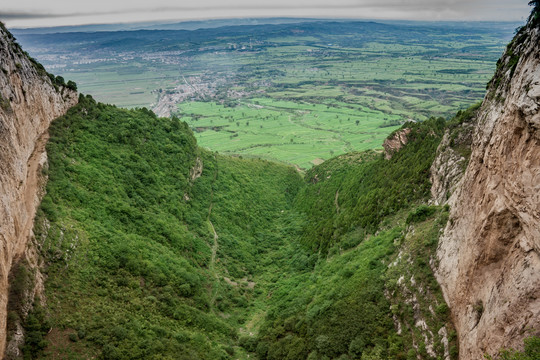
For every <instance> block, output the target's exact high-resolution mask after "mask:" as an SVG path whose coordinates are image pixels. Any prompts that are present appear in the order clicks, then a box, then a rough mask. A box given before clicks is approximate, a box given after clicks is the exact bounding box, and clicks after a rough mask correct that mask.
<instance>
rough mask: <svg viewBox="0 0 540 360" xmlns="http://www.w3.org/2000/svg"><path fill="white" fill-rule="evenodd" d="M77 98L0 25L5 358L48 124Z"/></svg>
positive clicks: (0, 271)
mask: <svg viewBox="0 0 540 360" xmlns="http://www.w3.org/2000/svg"><path fill="white" fill-rule="evenodd" d="M76 103H77V93H76V91H73V90H70V89H68V88H67V87H65V86H62V85H58V84H56V85H55V84H54V83H53V80H51V78H50V77H49V76H48V74H47V73H46V72H45V70H44V69H43V68H42V67H41V65H39V64H37V63H36V62H35V61H33V60H31V59H30V58H29V57H28V55H27V54H25V53H24V52H23V51H22V50H21V48H20V46H19V45H18V44H17V43H16V42H15V39H14V38H13V37H12V35H11V34H10V33H9V32H8V31H7V30H6V29H5V28H4V27H3V26H0V358H3V353H4V348H5V342H6V315H7V314H6V308H7V302H8V293H9V289H8V275H9V272H10V270H11V268H12V265H13V264H14V263H15V262H17V261H18V259H21V258H22V257H23V256H24V255H25V251H26V249H27V247H26V245H27V243H28V239H29V238H30V237H31V236H32V226H33V219H34V215H35V212H36V207H37V206H38V204H39V200H40V197H39V189H40V186H39V173H38V172H39V169H40V168H41V166H42V165H43V164H44V163H45V162H46V152H45V143H46V140H47V129H48V128H49V124H50V123H51V121H52V120H53V119H55V118H56V117H58V116H60V115H63V114H64V113H65V112H66V111H67V109H69V108H70V107H71V106H73V105H75V104H76ZM29 260H30V261H29V262H30V263H32V262H33V261H32V259H29Z"/></svg>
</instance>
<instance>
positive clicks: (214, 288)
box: [206, 162, 219, 304]
mask: <svg viewBox="0 0 540 360" xmlns="http://www.w3.org/2000/svg"><path fill="white" fill-rule="evenodd" d="M217 174H218V168H217V162H216V171H215V173H214V179H213V180H212V185H211V187H210V189H211V193H210V206H208V217H207V218H206V220H207V221H208V224H209V225H210V228H211V229H212V233H213V240H214V241H213V243H212V246H211V250H212V256H211V257H210V265H209V267H208V268H209V269H210V272H211V273H212V274H213V276H214V278H215V282H214V286H212V297H211V300H210V303H212V304H214V303H215V301H216V296H217V293H218V288H219V276H218V273H217V271H216V257H217V251H218V249H219V242H218V239H219V236H218V234H217V232H216V228H215V227H214V224H213V223H212V220H211V219H210V218H211V216H212V207H213V206H214V203H213V200H214V183H215V182H216V178H217Z"/></svg>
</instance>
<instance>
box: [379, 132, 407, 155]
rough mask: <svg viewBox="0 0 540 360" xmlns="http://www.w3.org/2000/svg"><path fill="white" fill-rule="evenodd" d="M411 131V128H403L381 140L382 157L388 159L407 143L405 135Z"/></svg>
mask: <svg viewBox="0 0 540 360" xmlns="http://www.w3.org/2000/svg"><path fill="white" fill-rule="evenodd" d="M410 132H411V129H409V128H405V129H402V130H399V131H397V132H396V133H394V135H393V136H391V137H388V138H387V139H386V140H384V142H383V148H384V158H385V159H386V160H389V159H391V158H392V155H394V154H395V153H396V152H398V151H399V149H401V148H402V147H403V146H405V145H406V144H407V135H409V133H410Z"/></svg>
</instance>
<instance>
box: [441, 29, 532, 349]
mask: <svg viewBox="0 0 540 360" xmlns="http://www.w3.org/2000/svg"><path fill="white" fill-rule="evenodd" d="M539 110H540V29H539V28H538V26H536V27H534V26H533V25H531V24H529V25H528V26H527V27H525V28H524V29H522V30H521V31H520V32H518V34H517V35H516V37H515V39H514V40H513V41H512V43H510V44H509V46H508V48H507V51H506V53H505V55H504V56H503V58H502V59H501V60H500V61H499V63H498V69H497V72H496V74H495V77H494V79H493V80H492V81H491V83H490V86H489V89H488V94H487V95H486V98H485V99H484V102H483V104H482V106H481V108H480V109H479V111H478V114H477V121H478V124H477V127H476V129H475V131H474V135H473V143H472V154H471V158H470V161H469V164H468V166H467V169H466V171H465V174H464V175H463V178H462V179H461V180H460V181H459V184H458V185H457V187H456V190H455V192H454V193H453V194H452V196H451V197H450V199H449V201H448V203H449V204H450V205H451V213H450V221H449V222H448V225H447V227H446V229H445V231H444V233H443V234H442V236H441V238H440V240H439V247H438V249H437V257H438V261H439V266H438V269H437V271H436V276H437V279H438V281H439V283H440V284H441V286H442V288H443V292H444V295H445V298H446V301H447V302H448V304H449V305H450V308H451V309H452V316H453V318H454V324H455V325H456V329H457V332H458V337H459V348H460V359H482V358H483V355H484V354H485V353H488V354H495V353H496V352H497V351H498V350H499V349H500V348H502V347H514V348H519V347H520V346H522V343H523V339H524V338H526V337H529V336H531V335H533V334H537V335H538V332H539V331H540V114H539ZM453 181H455V180H453ZM435 190H436V189H435ZM435 190H434V193H435V194H436V195H437V194H439V195H440V192H438V191H435Z"/></svg>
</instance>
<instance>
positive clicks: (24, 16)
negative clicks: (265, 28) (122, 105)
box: [0, 0, 530, 27]
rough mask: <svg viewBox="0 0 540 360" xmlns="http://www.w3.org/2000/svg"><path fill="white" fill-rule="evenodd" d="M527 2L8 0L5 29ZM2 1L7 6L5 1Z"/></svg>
mask: <svg viewBox="0 0 540 360" xmlns="http://www.w3.org/2000/svg"><path fill="white" fill-rule="evenodd" d="M528 2H529V0H190V1H186V0H41V1H36V0H10V1H5V2H4V4H3V5H0V6H1V9H0V20H2V21H3V22H4V23H6V25H7V26H9V27H36V26H59V25H82V24H100V23H125V22H137V21H155V20H167V21H169V20H173V21H176V20H193V19H215V18H238V17H281V16H287V17H327V18H358V19H400V20H500V21H524V20H525V19H526V17H527V16H528V14H529V12H530V7H529V6H527V3H528ZM6 3H7V4H6Z"/></svg>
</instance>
